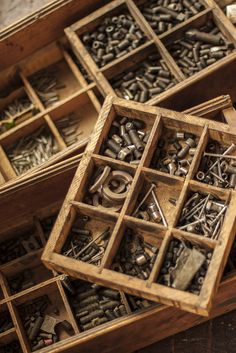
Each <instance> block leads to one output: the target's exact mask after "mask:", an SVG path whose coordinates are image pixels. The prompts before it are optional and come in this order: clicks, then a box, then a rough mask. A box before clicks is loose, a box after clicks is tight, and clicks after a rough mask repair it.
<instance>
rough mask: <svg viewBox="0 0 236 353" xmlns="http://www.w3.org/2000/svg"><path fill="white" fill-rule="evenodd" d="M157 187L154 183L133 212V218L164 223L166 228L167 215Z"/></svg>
mask: <svg viewBox="0 0 236 353" xmlns="http://www.w3.org/2000/svg"><path fill="white" fill-rule="evenodd" d="M156 187H157V186H156V184H154V183H152V185H151V187H150V188H149V189H148V191H147V192H146V193H145V195H144V196H143V197H142V199H141V200H140V202H139V204H138V206H137V207H136V209H135V211H134V212H133V216H134V217H137V218H139V219H143V220H145V221H151V222H157V223H162V224H163V225H164V226H165V227H167V226H168V225H167V221H166V218H165V215H164V213H163V211H162V208H161V206H160V203H159V201H158V199H157V196H156V193H155V189H156ZM150 196H151V198H152V200H150ZM148 200H149V201H148Z"/></svg>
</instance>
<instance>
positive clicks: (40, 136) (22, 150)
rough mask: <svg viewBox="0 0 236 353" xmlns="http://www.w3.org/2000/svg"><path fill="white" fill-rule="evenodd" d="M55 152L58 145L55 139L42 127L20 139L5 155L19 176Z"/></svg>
mask: <svg viewBox="0 0 236 353" xmlns="http://www.w3.org/2000/svg"><path fill="white" fill-rule="evenodd" d="M57 152H58V145H57V142H56V140H55V138H54V137H53V135H52V134H51V133H50V132H49V130H48V129H47V128H45V127H44V126H43V127H42V128H40V129H39V130H38V131H36V132H35V133H33V134H31V135H28V136H26V137H23V138H21V139H20V140H19V141H18V142H17V143H16V144H15V145H13V147H11V148H9V149H8V150H7V155H8V157H9V159H10V161H11V164H12V167H13V169H14V171H15V173H16V174H17V175H20V174H23V173H26V172H27V171H28V170H30V169H31V168H34V167H36V166H38V165H40V164H41V163H43V162H45V161H47V160H48V159H49V158H50V157H51V156H53V155H54V154H56V153H57Z"/></svg>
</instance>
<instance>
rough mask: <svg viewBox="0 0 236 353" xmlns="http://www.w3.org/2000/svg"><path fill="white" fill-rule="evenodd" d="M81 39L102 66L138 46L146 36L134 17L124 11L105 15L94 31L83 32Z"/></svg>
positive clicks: (145, 39) (144, 40)
mask: <svg viewBox="0 0 236 353" xmlns="http://www.w3.org/2000/svg"><path fill="white" fill-rule="evenodd" d="M82 41H83V43H84V44H85V47H86V48H87V50H88V51H89V52H90V54H91V56H92V57H93V59H94V61H95V62H96V63H97V65H98V66H99V67H103V66H105V65H106V64H107V63H109V62H110V61H112V60H114V59H117V58H120V57H121V56H123V55H125V54H127V53H128V52H130V51H132V50H133V49H136V48H138V47H139V46H140V45H141V44H143V43H144V42H146V41H147V37H146V35H145V34H144V33H143V32H142V30H141V29H140V28H139V26H138V24H137V23H136V22H135V20H134V18H133V17H132V16H131V15H130V14H129V13H128V12H124V13H122V14H121V15H118V16H109V17H106V18H105V19H104V20H102V22H101V23H100V25H99V26H98V27H97V28H95V30H94V31H92V32H90V33H85V34H83V36H82Z"/></svg>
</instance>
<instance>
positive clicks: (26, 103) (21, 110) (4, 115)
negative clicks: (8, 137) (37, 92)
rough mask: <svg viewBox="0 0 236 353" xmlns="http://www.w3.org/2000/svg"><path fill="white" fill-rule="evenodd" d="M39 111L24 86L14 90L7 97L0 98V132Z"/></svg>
mask: <svg viewBox="0 0 236 353" xmlns="http://www.w3.org/2000/svg"><path fill="white" fill-rule="evenodd" d="M37 112H38V109H37V108H36V107H35V104H34V102H33V101H32V100H31V98H30V95H29V94H27V92H26V89H25V88H24V87H23V86H22V87H20V88H18V89H16V90H15V91H12V92H11V93H10V94H9V95H8V96H7V97H5V98H1V99H0V116H1V126H0V133H1V134H2V133H4V132H6V131H8V130H10V129H12V128H13V127H14V126H17V125H19V124H21V123H22V122H24V121H26V120H27V119H30V118H31V117H33V116H34V115H35V114H36V113H37Z"/></svg>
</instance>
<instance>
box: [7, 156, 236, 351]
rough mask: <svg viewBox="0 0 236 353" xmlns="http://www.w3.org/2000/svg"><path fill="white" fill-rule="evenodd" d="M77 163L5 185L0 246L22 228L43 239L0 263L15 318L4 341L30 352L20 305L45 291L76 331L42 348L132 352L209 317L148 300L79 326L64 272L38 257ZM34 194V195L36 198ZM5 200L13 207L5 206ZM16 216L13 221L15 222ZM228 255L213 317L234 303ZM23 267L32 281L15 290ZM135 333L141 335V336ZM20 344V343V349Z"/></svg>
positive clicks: (235, 278)
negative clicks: (124, 312) (116, 315)
mask: <svg viewBox="0 0 236 353" xmlns="http://www.w3.org/2000/svg"><path fill="white" fill-rule="evenodd" d="M77 167H78V162H75V163H73V165H72V164H71V163H69V162H68V163H67V166H64V167H63V169H60V164H59V165H56V166H55V168H54V170H50V169H51V168H47V169H46V170H45V171H41V172H38V175H36V174H35V175H34V176H32V177H31V178H28V179H26V180H25V181H24V182H23V181H21V182H20V181H18V182H15V185H14V186H12V187H9V188H8V189H6V190H5V191H1V195H0V209H1V213H0V220H1V225H2V227H1V239H2V240H1V242H0V246H1V244H2V243H3V242H4V241H5V240H7V239H9V238H12V239H15V237H16V235H17V232H19V233H21V232H23V231H24V230H26V229H32V227H33V228H34V229H35V230H36V232H37V234H38V236H39V238H40V239H41V241H42V243H41V244H42V247H41V249H38V250H37V251H36V254H35V256H32V254H30V253H29V254H27V255H25V256H24V257H19V258H16V259H15V260H12V261H10V262H8V263H5V264H4V265H1V266H0V271H1V277H0V312H5V311H8V312H9V313H10V315H11V318H12V322H13V327H11V328H9V329H8V330H7V331H5V332H3V333H1V334H0V346H4V345H7V344H8V343H12V342H15V341H17V342H18V343H19V344H20V346H21V350H22V351H23V352H27V353H29V352H31V349H30V347H29V342H28V339H27V338H26V334H25V330H24V328H23V324H22V319H21V316H20V315H19V306H20V305H21V304H25V303H26V302H28V300H31V299H33V298H37V297H40V296H41V295H42V294H43V295H48V296H49V297H51V296H52V295H53V300H55V301H56V303H57V307H58V309H59V311H60V315H61V317H62V318H63V319H67V320H69V322H70V323H71V324H72V325H73V328H74V334H73V335H72V336H70V337H66V336H65V334H64V335H63V334H62V335H61V336H60V337H59V338H60V341H59V342H57V343H55V344H53V345H51V346H48V347H47V348H44V349H41V350H39V351H40V352H52V353H56V352H68V353H69V352H70V353H71V352H72V353H84V352H87V351H92V352H94V353H99V352H101V350H103V351H104V352H108V353H118V352H120V351H121V350H123V351H125V352H127V353H128V352H133V351H134V350H137V349H140V348H142V347H144V346H146V345H149V344H152V343H154V342H156V341H159V340H161V339H163V338H165V337H168V336H170V335H173V334H175V333H177V332H180V331H183V330H186V329H188V328H189V327H192V326H194V325H198V324H200V323H202V322H204V321H206V318H204V317H201V316H199V315H195V314H192V313H188V312H184V311H181V310H180V309H178V308H174V307H172V308H171V307H167V306H164V305H157V304H156V303H150V306H149V307H147V308H143V309H140V310H133V309H132V310H131V311H128V314H127V315H126V316H124V317H122V318H118V319H115V320H113V321H110V322H108V323H104V324H102V325H100V326H97V327H94V328H92V329H90V330H87V331H85V332H82V331H81V329H80V326H79V325H78V323H77V322H76V318H75V316H74V315H73V311H72V310H71V306H70V303H69V301H68V296H67V291H66V289H65V288H64V286H63V285H62V279H63V276H62V275H60V274H57V273H56V272H55V271H50V270H47V269H46V268H45V267H44V265H43V264H42V262H41V260H40V255H41V253H42V250H43V248H44V245H45V241H46V239H47V238H48V232H49V231H50V226H49V227H48V226H45V225H47V224H48V223H47V222H45V220H47V219H50V217H51V216H54V215H56V214H57V212H58V211H59V209H60V207H61V205H62V203H63V200H64V197H65V195H66V193H67V190H68V187H69V185H70V183H71V181H72V179H73V176H74V174H75V172H76V169H77ZM55 185H60V188H55V187H54V186H55ZM32 195H34V198H33V200H32ZM6 202H7V203H8V204H9V205H12V207H10V208H9V209H6V207H5V205H6ZM18 203H19V204H21V207H20V208H19V209H18V212H17V214H16V213H15V208H14V205H15V204H18ZM13 219H14V222H12V220H13ZM49 224H50V223H49ZM16 230H17V232H16ZM234 244H235V243H234ZM234 249H235V247H234ZM234 251H235V250H234ZM36 255H37V256H36ZM229 260H230V261H229V263H228V265H227V266H226V271H225V276H224V279H223V281H222V283H221V285H220V287H219V290H218V292H217V295H216V298H215V299H214V300H213V310H212V312H211V318H213V317H215V316H218V315H221V314H223V313H226V312H228V311H230V310H233V309H235V308H236V296H235V290H234V287H235V283H236V276H235V273H236V272H235V271H236V264H235V258H234V253H232V257H230V259H229ZM23 270H31V271H32V272H33V276H32V278H33V281H34V283H33V284H32V286H31V287H30V288H28V289H25V290H21V291H18V292H17V293H12V292H11V290H10V287H9V278H11V277H12V276H14V275H15V274H18V275H19V273H20V272H22V271H23ZM121 294H122V297H123V298H124V300H126V301H125V303H126V305H127V309H128V308H129V304H127V303H128V302H129V296H127V295H126V294H124V293H122V292H121ZM125 298H126V299H125ZM127 299H128V301H127ZM139 300H141V299H139ZM144 327H145V330H144V329H143V328H144ZM157 327H158V330H157ZM133 332H136V335H133ZM121 337H122V340H121V339H120V338H121ZM137 337H140V339H137ZM14 344H15V343H14ZM21 350H20V348H18V352H20V351H21Z"/></svg>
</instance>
